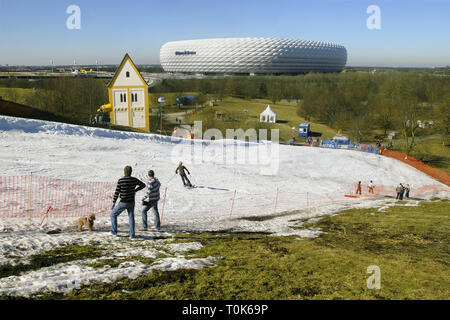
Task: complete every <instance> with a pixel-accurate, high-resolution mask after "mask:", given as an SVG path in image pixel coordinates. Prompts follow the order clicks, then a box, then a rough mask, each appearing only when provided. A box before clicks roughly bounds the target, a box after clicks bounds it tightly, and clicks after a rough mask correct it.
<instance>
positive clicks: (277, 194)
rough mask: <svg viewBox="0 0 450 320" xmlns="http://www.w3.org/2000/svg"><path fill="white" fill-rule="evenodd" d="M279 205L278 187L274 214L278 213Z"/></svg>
mask: <svg viewBox="0 0 450 320" xmlns="http://www.w3.org/2000/svg"><path fill="white" fill-rule="evenodd" d="M277 204H278V187H277V195H276V197H275V209H274V211H273V213H277Z"/></svg>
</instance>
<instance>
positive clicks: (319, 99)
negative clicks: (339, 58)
mask: <svg viewBox="0 0 450 320" xmlns="http://www.w3.org/2000/svg"><path fill="white" fill-rule="evenodd" d="M183 90H184V91H196V92H200V93H202V94H204V95H206V94H213V95H215V96H216V97H217V98H219V99H220V98H223V97H224V96H235V97H241V98H247V99H254V98H263V99H269V100H271V101H272V102H273V103H276V102H278V101H280V100H282V99H288V100H295V101H297V102H298V114H299V115H300V116H302V117H304V118H305V119H306V120H307V121H310V120H315V121H318V122H321V123H323V124H326V125H328V126H330V127H332V128H335V129H341V130H344V131H345V132H346V133H348V134H350V136H351V137H352V138H354V139H356V140H358V141H373V138H374V136H377V135H378V136H380V138H383V137H386V136H387V135H388V133H389V132H390V131H392V130H393V131H397V132H400V133H401V134H402V136H403V139H405V141H406V150H405V151H407V152H408V153H409V152H410V151H411V150H412V149H413V148H414V144H415V137H416V135H417V134H418V133H419V131H420V129H419V123H420V122H421V121H422V122H423V121H431V122H433V130H434V132H435V133H440V134H442V135H448V134H449V122H450V119H449V117H450V112H449V103H450V101H449V99H450V78H449V77H441V76H436V75H433V74H430V73H425V72H420V73H419V72H414V71H410V72H395V71H390V72H381V73H370V72H348V73H340V74H307V75H303V76H277V77H271V76H255V77H228V78H218V79H214V78H205V79H189V80H175V79H170V80H164V81H162V82H161V83H160V84H159V85H158V86H157V87H156V88H153V89H152V91H153V92H182V91H183Z"/></svg>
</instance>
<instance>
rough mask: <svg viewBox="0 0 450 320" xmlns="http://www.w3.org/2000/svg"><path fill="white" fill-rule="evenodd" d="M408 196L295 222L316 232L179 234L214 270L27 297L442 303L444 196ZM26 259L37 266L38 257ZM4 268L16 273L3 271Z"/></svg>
mask: <svg viewBox="0 0 450 320" xmlns="http://www.w3.org/2000/svg"><path fill="white" fill-rule="evenodd" d="M413 202H414V201H412V200H410V201H409V203H408V204H409V205H408V206H405V204H407V202H406V201H405V202H403V201H402V202H397V203H396V204H395V205H394V206H391V207H389V208H387V209H384V210H377V209H376V208H370V209H354V210H348V211H344V212H341V213H340V214H338V215H333V216H327V217H324V218H322V219H321V220H319V221H318V222H315V223H310V224H308V223H307V222H306V223H307V224H306V225H304V226H303V227H305V228H306V227H308V228H312V227H314V228H320V229H321V230H322V231H323V232H324V233H323V234H321V235H320V236H319V237H318V238H315V239H303V240H298V239H297V238H295V237H280V236H269V235H266V234H259V233H227V232H222V233H198V234H193V233H190V234H178V235H177V236H176V239H177V240H175V241H176V242H183V241H189V242H191V241H200V242H201V243H202V244H203V245H204V247H203V248H202V249H201V250H199V251H193V252H192V255H191V257H193V258H194V257H207V256H215V257H220V259H219V260H218V261H217V262H216V264H217V267H210V268H205V269H201V270H193V269H183V270H177V271H171V272H170V271H166V272H163V271H155V272H153V273H151V274H149V275H146V276H141V277H138V278H137V279H126V278H123V279H121V280H120V281H117V282H115V283H112V284H98V285H93V286H89V287H84V288H81V289H79V290H74V291H72V292H71V293H70V294H68V295H62V294H51V293H47V294H44V295H43V296H39V297H35V298H39V299H232V300H234V299H263V300H264V299H295V300H298V299H444V300H448V299H449V298H450V272H449V271H450V266H449V261H450V250H449V249H450V248H449V242H450V237H449V234H450V222H449V219H448V212H449V211H450V202H449V201H440V200H434V201H422V202H420V203H419V205H418V206H414V205H412V206H411V204H413ZM86 250H87V249H85V248H83V247H80V248H79V249H78V248H76V246H71V247H70V248H69V247H68V248H67V249H66V250H63V249H61V250H59V251H61V252H59V251H58V252H56V251H52V254H54V255H56V256H55V257H56V258H55V260H54V263H55V264H56V263H58V262H60V261H61V259H62V258H61V254H63V255H64V256H65V257H66V256H69V257H71V256H73V259H79V257H80V254H84V253H85V252H86ZM92 254H93V255H98V254H99V252H98V250H95V251H93V252H92ZM42 255H45V257H47V258H48V257H50V256H51V255H49V254H48V253H44V254H42ZM130 258H132V257H130ZM134 259H135V258H134ZM66 260H67V258H64V261H66ZM31 261H32V264H33V263H37V265H36V268H39V267H41V264H40V263H39V262H40V261H42V259H36V258H33V259H31ZM50 261H53V260H50ZM142 261H145V260H142ZM105 263H112V264H114V261H110V262H108V261H106V262H105ZM144 263H148V264H151V263H152V261H146V262H144ZM46 265H48V263H46ZM372 265H376V266H378V267H379V268H380V272H381V275H380V276H381V277H380V285H381V288H380V289H368V288H367V279H368V278H369V277H370V276H371V275H372V274H370V273H368V272H367V268H368V267H369V266H372ZM28 269H30V268H28ZM4 271H6V270H4ZM7 274H8V275H9V274H16V273H15V272H14V270H7ZM3 298H6V297H3Z"/></svg>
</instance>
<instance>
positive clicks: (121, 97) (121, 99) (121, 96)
mask: <svg viewBox="0 0 450 320" xmlns="http://www.w3.org/2000/svg"><path fill="white" fill-rule="evenodd" d="M120 102H123V95H122V94H120Z"/></svg>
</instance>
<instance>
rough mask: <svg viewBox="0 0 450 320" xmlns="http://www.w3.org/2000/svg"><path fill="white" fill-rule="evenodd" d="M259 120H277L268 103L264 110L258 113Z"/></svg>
mask: <svg viewBox="0 0 450 320" xmlns="http://www.w3.org/2000/svg"><path fill="white" fill-rule="evenodd" d="M259 121H260V122H270V123H276V122H277V113H276V112H275V111H273V110H272V108H271V107H270V105H267V108H266V110H264V111H263V112H261V114H260V115H259Z"/></svg>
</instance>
